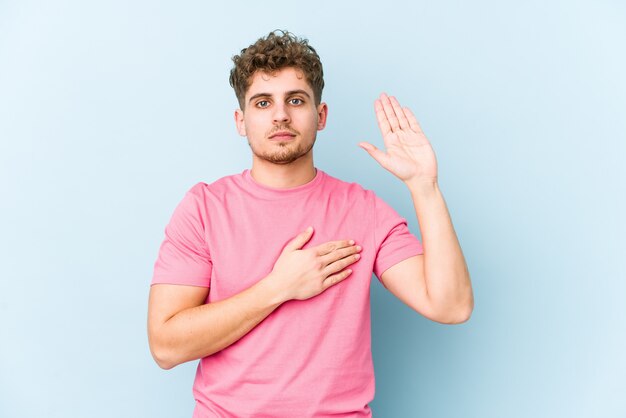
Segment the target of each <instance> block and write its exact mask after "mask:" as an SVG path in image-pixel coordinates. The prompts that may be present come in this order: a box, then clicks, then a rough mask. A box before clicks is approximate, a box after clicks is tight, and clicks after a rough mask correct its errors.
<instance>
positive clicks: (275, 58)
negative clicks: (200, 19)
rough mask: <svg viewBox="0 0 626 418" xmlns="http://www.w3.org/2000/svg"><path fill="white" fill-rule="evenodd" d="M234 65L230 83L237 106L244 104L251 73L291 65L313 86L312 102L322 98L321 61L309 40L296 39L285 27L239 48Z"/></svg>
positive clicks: (279, 68) (317, 103)
mask: <svg viewBox="0 0 626 418" xmlns="http://www.w3.org/2000/svg"><path fill="white" fill-rule="evenodd" d="M233 62H234V64H235V65H234V67H233V68H232V70H230V85H231V86H232V88H233V89H234V90H235V95H236V96H237V100H238V101H239V106H240V107H241V109H242V110H243V109H244V107H245V96H246V92H247V91H248V88H249V87H250V83H251V80H252V76H253V75H254V74H255V73H256V72H257V71H262V72H265V73H269V74H271V73H274V72H275V71H278V70H281V69H283V68H286V67H294V68H297V69H298V70H300V71H302V72H303V73H304V77H305V79H306V81H307V83H308V84H309V85H310V86H311V89H313V94H314V96H315V104H316V105H319V104H320V102H321V101H322V90H323V89H324V71H323V69H322V62H321V61H320V57H319V55H318V54H317V52H316V51H315V49H314V48H313V47H312V46H311V45H309V43H308V40H307V39H304V38H298V37H296V36H295V35H294V34H292V33H290V32H288V31H285V30H275V31H272V32H270V33H269V34H268V35H267V36H266V37H264V38H259V39H258V40H257V41H256V42H255V43H254V44H252V45H250V46H249V47H247V48H244V49H242V50H241V54H239V55H235V56H234V57H233Z"/></svg>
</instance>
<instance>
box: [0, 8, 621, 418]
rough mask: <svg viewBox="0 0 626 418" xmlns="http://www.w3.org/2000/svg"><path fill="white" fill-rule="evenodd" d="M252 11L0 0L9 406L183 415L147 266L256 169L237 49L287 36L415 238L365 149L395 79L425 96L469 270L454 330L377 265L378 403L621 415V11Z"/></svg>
mask: <svg viewBox="0 0 626 418" xmlns="http://www.w3.org/2000/svg"><path fill="white" fill-rule="evenodd" d="M249 3H250V4H246V3H245V2H239V3H236V4H235V5H232V6H226V5H224V6H219V7H218V6H213V5H210V4H209V2H201V1H187V2H152V1H134V2H129V1H119V0H114V1H107V2H85V1H78V0H76V1H40V2H35V1H25V0H20V1H0V196H1V197H0V199H1V204H0V211H1V213H0V231H1V234H2V236H1V239H0V254H1V255H0V263H1V264H0V265H1V269H2V273H1V279H0V317H1V318H2V319H1V322H2V325H1V326H0V417H7V418H9V417H11V418H12V417H20V418H21V417H64V418H68V417H69V418H72V417H92V418H99V417H152V418H156V417H189V416H190V414H191V411H192V408H193V401H192V396H191V383H192V379H193V374H194V370H195V366H194V365H193V364H187V365H183V366H180V367H178V368H176V369H174V370H171V371H168V372H165V371H162V370H160V369H159V368H158V367H157V366H156V365H155V363H154V362H153V361H152V359H151V357H150V354H149V351H148V345H147V338H146V330H145V322H146V306H147V295H148V285H149V282H150V278H151V273H152V266H153V263H154V260H155V258H156V254H157V250H158V246H159V245H160V242H161V240H162V238H163V228H164V227H165V224H166V223H167V221H168V219H169V217H170V215H171V213H172V210H173V209H174V207H175V205H176V204H177V203H178V201H179V200H180V199H181V198H182V196H183V194H184V192H185V191H186V190H187V189H188V188H190V187H191V186H192V185H193V184H195V183H196V182H198V181H206V182H211V181H213V180H215V179H217V178H219V177H221V176H223V175H227V174H232V173H236V172H240V171H242V170H243V169H245V168H246V167H248V166H249V164H250V152H249V148H248V146H247V144H246V142H245V140H244V139H242V138H240V137H239V136H238V135H237V134H236V132H235V128H234V124H233V120H232V113H233V110H234V109H235V107H236V101H235V98H234V95H233V93H232V91H231V89H230V87H229V85H228V71H229V69H230V57H231V56H232V55H233V54H235V53H236V52H238V51H239V50H240V49H241V48H243V47H245V46H247V45H248V44H249V43H250V42H252V41H254V40H255V39H256V38H258V37H259V36H261V35H264V34H265V33H266V32H268V31H269V30H272V29H275V28H287V29H289V30H291V31H293V32H295V33H297V34H299V35H303V36H306V37H308V38H309V40H310V41H311V43H312V44H313V45H314V46H315V47H316V48H317V50H318V51H319V53H320V55H321V56H322V59H323V61H324V64H325V71H326V85H327V87H326V90H325V93H324V99H325V101H327V103H328V104H329V107H330V119H329V123H328V127H327V129H326V130H325V131H324V132H322V133H321V134H320V136H319V137H318V143H317V145H316V160H315V161H316V165H317V166H318V167H320V168H322V169H323V170H325V171H327V172H328V173H330V174H332V175H335V176H338V177H340V178H343V179H345V180H349V181H357V182H359V183H361V184H362V185H363V186H364V187H366V188H370V189H373V190H375V191H376V192H377V193H378V194H379V195H380V196H381V197H383V198H384V199H385V200H387V201H388V202H389V203H390V204H391V205H392V206H394V207H395V208H396V210H398V211H399V212H400V213H401V214H402V215H403V216H405V217H406V218H407V219H408V220H409V224H410V227H411V229H412V231H414V232H415V233H416V234H418V228H417V221H416V219H415V217H414V214H413V213H412V205H411V202H410V196H409V195H408V192H407V190H406V189H405V187H404V186H403V185H402V184H401V183H400V182H399V181H398V180H397V179H396V178H394V177H393V176H392V175H391V174H389V173H387V172H386V171H384V170H383V169H382V168H380V167H379V166H378V165H377V164H376V162H375V161H373V160H372V159H371V158H370V157H369V156H368V155H367V154H366V153H365V152H364V151H363V150H361V149H360V148H358V147H357V143H358V142H359V141H363V140H367V141H370V142H373V143H375V144H377V145H379V146H382V140H381V138H380V134H379V133H378V130H377V127H376V123H375V119H374V115H373V106H372V104H373V100H374V99H375V98H376V96H377V95H378V94H379V93H380V92H381V91H386V92H389V93H390V94H394V95H396V96H397V97H398V98H399V99H400V101H401V102H402V103H403V104H405V105H407V106H409V107H411V108H412V109H413V111H414V113H415V114H416V115H417V117H418V118H419V120H420V121H421V123H422V125H423V127H424V130H425V131H426V134H427V135H428V136H429V138H430V140H431V142H432V144H433V147H434V149H435V152H436V153H437V158H438V162H439V170H440V186H441V188H442V190H443V193H444V196H445V198H446V201H447V204H448V207H449V209H450V212H451V214H452V218H453V221H454V225H455V227H456V230H457V233H458V236H459V239H460V241H461V243H462V246H463V249H464V252H465V255H466V258H467V261H468V264H469V267H470V272H471V275H472V279H473V284H474V290H475V298H476V308H475V311H474V315H473V317H472V318H471V320H470V321H469V322H468V323H466V324H463V325H459V326H444V325H439V324H435V323H432V322H429V321H428V320H426V319H424V318H422V317H420V316H418V315H417V314H415V313H413V312H412V311H411V310H410V309H409V308H408V307H406V306H404V305H402V303H401V302H399V301H398V300H397V299H395V298H394V297H393V296H392V295H391V294H390V293H388V292H387V291H386V290H385V289H384V288H382V286H380V284H379V283H378V282H377V281H376V280H375V281H374V284H373V286H372V316H373V352H374V360H375V369H376V374H377V393H376V398H375V400H374V402H373V403H372V405H371V406H372V408H373V410H374V412H375V416H376V417H429V418H434V417H442V418H449V417H472V418H474V417H475V418H500V417H512V418H518V417H519V418H527V417H568V418H569V417H624V416H626V400H625V399H626V398H625V397H624V394H625V393H626V357H625V356H624V352H625V350H626V335H625V333H626V307H625V306H624V304H625V303H624V302H625V301H626V282H625V279H626V272H625V268H624V259H625V258H626V257H625V255H626V254H625V253H626V251H625V248H626V246H625V245H624V243H623V237H624V236H625V235H626V228H625V222H624V213H625V211H626V204H625V194H626V193H625V186H624V184H625V182H624V180H625V179H626V169H625V168H624V164H623V160H624V158H625V155H626V81H625V74H626V59H625V57H626V55H625V54H624V40H625V39H626V8H625V7H624V5H623V3H622V2H617V1H614V2H610V1H586V2H581V1H576V2H571V1H570V2H565V1H556V2H540V1H530V2H498V1H492V2H490V1H474V2H452V1H445V2H434V1H431V2H425V1H410V2H409V1H406V2H401V1H396V0H390V1H385V2H364V1H346V2H338V1H332V2H330V1H321V2H311V3H309V4H307V5H303V4H300V3H299V2H258V1H257V2H249ZM225 4H226V3H225Z"/></svg>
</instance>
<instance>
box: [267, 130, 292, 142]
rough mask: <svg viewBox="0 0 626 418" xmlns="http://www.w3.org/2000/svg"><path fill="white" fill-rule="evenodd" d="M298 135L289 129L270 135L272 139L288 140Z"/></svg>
mask: <svg viewBox="0 0 626 418" xmlns="http://www.w3.org/2000/svg"><path fill="white" fill-rule="evenodd" d="M295 137H296V134H294V133H293V132H289V131H278V132H275V133H273V134H272V135H270V139H271V140H272V141H288V140H290V139H293V138H295Z"/></svg>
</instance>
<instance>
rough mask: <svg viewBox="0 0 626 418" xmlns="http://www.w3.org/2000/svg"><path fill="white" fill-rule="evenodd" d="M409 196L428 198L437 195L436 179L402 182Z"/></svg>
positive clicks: (437, 185)
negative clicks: (408, 191)
mask: <svg viewBox="0 0 626 418" xmlns="http://www.w3.org/2000/svg"><path fill="white" fill-rule="evenodd" d="M404 184H406V186H407V187H408V188H409V190H410V192H411V194H412V195H413V196H415V197H419V198H428V197H432V196H434V195H436V194H437V193H439V183H438V182H437V178H436V177H435V178H428V179H410V180H407V181H405V182H404Z"/></svg>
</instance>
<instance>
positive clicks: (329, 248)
mask: <svg viewBox="0 0 626 418" xmlns="http://www.w3.org/2000/svg"><path fill="white" fill-rule="evenodd" d="M351 245H354V241H353V240H341V241H329V242H325V243H324V244H320V245H318V246H317V247H314V248H313V249H314V250H315V255H318V256H324V255H326V254H328V253H331V252H333V251H335V250H338V249H340V248H345V247H349V246H351Z"/></svg>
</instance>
